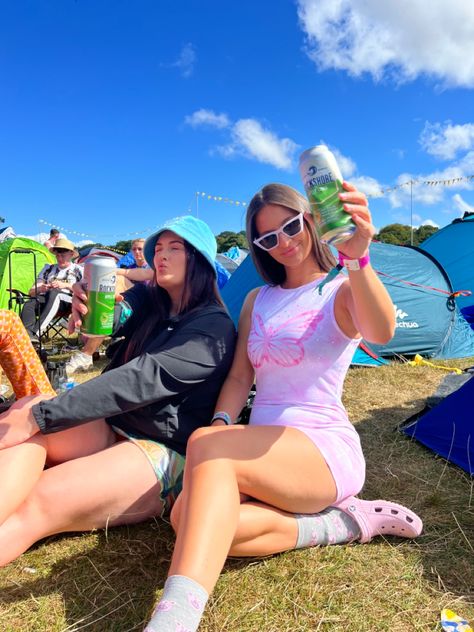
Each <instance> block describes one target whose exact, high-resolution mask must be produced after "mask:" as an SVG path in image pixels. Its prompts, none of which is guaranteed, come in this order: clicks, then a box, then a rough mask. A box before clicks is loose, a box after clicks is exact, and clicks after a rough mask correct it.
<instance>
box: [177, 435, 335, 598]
mask: <svg viewBox="0 0 474 632" xmlns="http://www.w3.org/2000/svg"><path fill="white" fill-rule="evenodd" d="M238 433H239V434H238ZM240 492H242V493H244V494H249V495H251V496H252V497H254V498H256V499H257V500H258V501H260V502H262V503H263V504H267V505H271V506H272V507H277V508H279V509H281V510H283V511H284V512H288V513H297V512H303V513H315V512H318V511H321V510H322V509H324V508H326V507H328V506H329V505H330V504H331V503H333V502H334V501H335V498H336V485H335V482H334V479H333V477H332V474H331V472H330V470H329V468H328V466H327V464H326V462H325V461H324V459H323V457H322V455H321V453H320V452H319V450H318V449H317V448H316V447H315V446H314V444H313V443H312V442H311V441H310V440H309V439H308V437H306V435H304V434H303V433H301V432H300V431H298V430H295V429H293V428H283V427H276V426H242V427H238V426H234V427H232V428H222V427H219V428H201V429H200V430H198V431H197V432H195V433H194V434H193V435H192V438H191V440H190V442H189V443H188V451H187V463H186V470H185V481H184V490H183V498H182V501H181V502H182V507H181V520H180V527H179V531H178V535H177V540H176V545H175V550H174V554H173V559H172V562H171V568H170V575H185V576H186V577H189V578H191V579H193V580H195V581H197V582H198V583H199V584H200V585H202V586H203V587H204V588H205V589H206V590H207V592H211V591H212V589H213V587H214V585H215V582H216V581H217V578H218V576H219V573H220V571H221V569H222V566H223V565H224V562H225V559H226V557H227V555H228V553H229V551H230V549H231V545H232V542H233V541H234V538H235V535H236V531H237V526H238V524H239V516H240Z"/></svg>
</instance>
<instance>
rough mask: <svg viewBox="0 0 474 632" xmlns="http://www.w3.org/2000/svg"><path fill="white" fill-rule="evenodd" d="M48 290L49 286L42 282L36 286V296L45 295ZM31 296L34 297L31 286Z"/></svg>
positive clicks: (33, 288)
mask: <svg viewBox="0 0 474 632" xmlns="http://www.w3.org/2000/svg"><path fill="white" fill-rule="evenodd" d="M48 290H49V285H48V284H47V283H45V282H44V281H40V282H39V283H37V284H36V295H38V294H45V293H46V292H47V291H48ZM30 294H31V296H35V287H34V286H33V287H32V288H31V291H30Z"/></svg>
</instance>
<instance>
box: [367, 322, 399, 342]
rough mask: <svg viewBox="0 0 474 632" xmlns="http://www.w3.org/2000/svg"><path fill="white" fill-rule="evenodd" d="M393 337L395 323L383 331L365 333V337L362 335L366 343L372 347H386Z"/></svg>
mask: <svg viewBox="0 0 474 632" xmlns="http://www.w3.org/2000/svg"><path fill="white" fill-rule="evenodd" d="M394 335H395V323H393V324H390V325H389V326H387V327H384V328H383V329H379V330H377V331H371V332H370V333H367V335H364V339H365V340H367V342H369V343H371V344H374V345H386V344H388V343H389V342H390V340H391V339H392V338H393V336H394Z"/></svg>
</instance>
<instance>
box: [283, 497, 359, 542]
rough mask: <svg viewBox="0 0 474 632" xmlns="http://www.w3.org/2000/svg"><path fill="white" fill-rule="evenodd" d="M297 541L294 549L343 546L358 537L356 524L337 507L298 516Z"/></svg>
mask: <svg viewBox="0 0 474 632" xmlns="http://www.w3.org/2000/svg"><path fill="white" fill-rule="evenodd" d="M296 522H297V523H298V540H297V542H296V546H295V549H303V548H305V547H307V546H316V545H318V544H343V543H344V542H350V541H351V540H357V538H358V537H360V535H361V533H360V528H359V525H358V524H357V522H356V521H355V520H354V519H353V518H351V517H350V516H349V515H348V514H346V513H345V512H344V511H342V509H338V508H337V507H328V509H325V510H324V511H321V512H320V513H317V514H298V515H296Z"/></svg>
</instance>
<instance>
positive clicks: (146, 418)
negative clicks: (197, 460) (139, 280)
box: [32, 285, 236, 454]
mask: <svg viewBox="0 0 474 632" xmlns="http://www.w3.org/2000/svg"><path fill="white" fill-rule="evenodd" d="M147 296H148V294H147V288H146V287H144V286H139V285H138V286H134V287H133V288H131V289H130V290H128V291H127V292H126V293H125V300H126V303H127V304H128V305H130V307H131V310H132V315H131V316H130V318H129V319H128V321H127V322H126V323H125V325H124V326H123V327H122V328H121V329H120V330H119V332H118V333H120V334H122V335H124V336H125V339H124V343H123V344H122V345H121V348H119V349H118V351H117V352H116V353H115V355H114V357H113V359H112V361H111V363H110V364H109V366H108V367H107V369H106V370H105V371H104V373H102V375H100V376H98V377H96V378H94V379H92V380H89V381H88V382H85V383H83V384H79V385H77V386H76V387H75V388H74V389H72V390H70V391H67V392H66V393H64V394H62V395H59V396H58V397H56V398H54V399H51V400H45V401H42V402H40V403H39V404H36V405H35V406H33V409H32V412H33V415H34V417H35V419H36V422H37V423H38V426H39V428H40V431H41V432H42V433H43V434H49V433H52V432H59V431H61V430H66V429H67V428H73V427H75V426H79V425H81V424H83V423H87V422H88V421H92V420H94V419H100V418H105V419H106V421H107V422H108V423H109V424H111V425H113V426H116V427H117V428H120V429H122V430H124V431H125V432H129V433H131V434H133V435H136V436H140V437H144V438H149V439H155V440H157V441H159V442H161V443H163V444H164V445H166V446H168V447H170V448H172V449H173V450H176V451H177V452H179V453H180V454H185V452H186V443H187V440H188V438H189V436H190V434H191V433H192V432H193V430H195V429H196V428H199V427H200V426H206V425H209V423H210V420H211V417H212V413H213V411H214V406H215V402H216V400H217V396H218V394H219V391H220V388H221V386H222V383H223V382H224V380H225V378H226V376H227V373H228V371H229V368H230V365H231V363H232V357H233V354H234V347H235V339H236V334H235V328H234V325H233V323H232V320H231V318H230V317H229V315H228V314H227V312H226V310H225V309H223V308H222V307H219V306H217V305H207V306H204V307H201V308H198V309H195V310H192V311H191V312H188V313H187V314H185V315H183V316H175V317H173V318H170V319H168V320H166V321H164V322H161V323H160V324H159V326H157V328H156V329H155V331H154V332H153V335H151V336H150V339H149V343H148V344H147V345H146V348H145V350H144V352H142V353H141V355H140V356H138V357H136V358H134V359H132V360H131V361H129V362H126V363H123V353H124V348H125V347H126V342H127V341H128V339H129V338H130V336H131V335H132V334H133V331H134V330H135V328H136V326H137V324H138V322H140V321H141V319H143V316H144V314H145V313H147V309H149V308H150V304H149V301H148V300H147Z"/></svg>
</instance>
